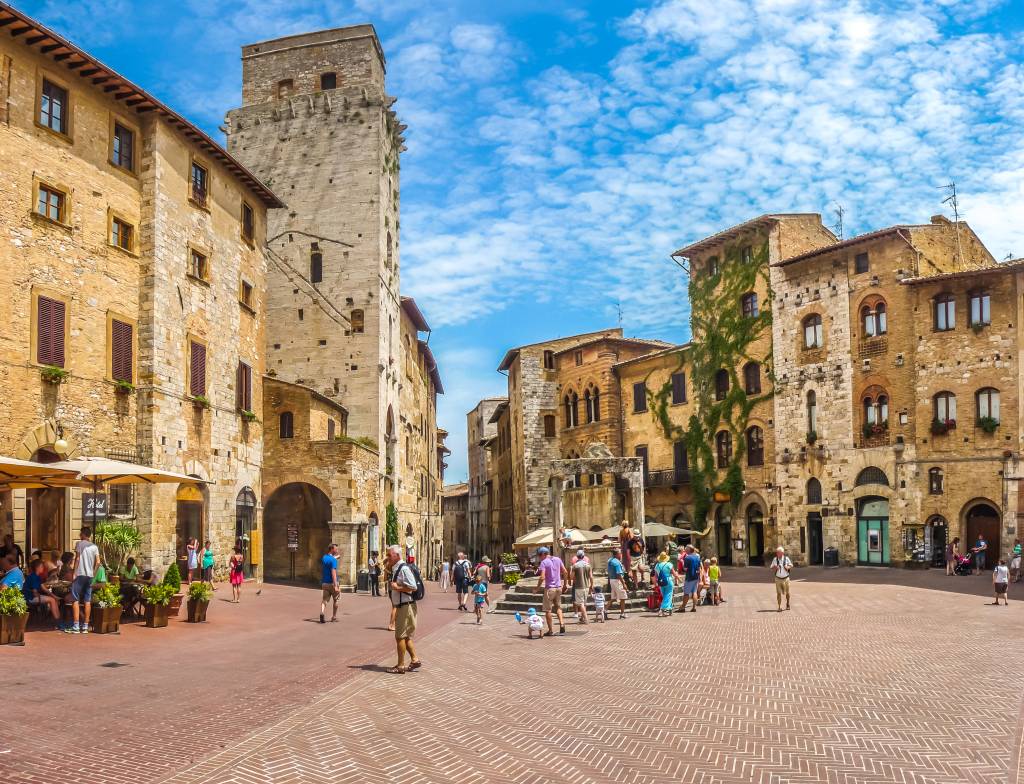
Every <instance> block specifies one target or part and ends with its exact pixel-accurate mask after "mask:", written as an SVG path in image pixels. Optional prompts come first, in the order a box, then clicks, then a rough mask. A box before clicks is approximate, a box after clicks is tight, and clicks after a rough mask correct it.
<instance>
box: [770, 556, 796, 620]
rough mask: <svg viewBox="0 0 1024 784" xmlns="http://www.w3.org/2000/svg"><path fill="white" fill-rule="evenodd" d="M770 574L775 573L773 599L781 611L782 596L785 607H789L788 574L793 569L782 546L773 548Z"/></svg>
mask: <svg viewBox="0 0 1024 784" xmlns="http://www.w3.org/2000/svg"><path fill="white" fill-rule="evenodd" d="M769 568H770V569H771V570H772V574H774V575H775V601H776V603H777V604H778V605H779V610H778V611H779V612H782V597H783V596H785V597H786V609H787V610H788V609H789V575H790V573H791V572H792V571H793V562H792V561H791V560H790V559H789V556H788V555H786V549H785V548H784V547H776V548H775V557H774V558H772V562H771V566H770V567H769Z"/></svg>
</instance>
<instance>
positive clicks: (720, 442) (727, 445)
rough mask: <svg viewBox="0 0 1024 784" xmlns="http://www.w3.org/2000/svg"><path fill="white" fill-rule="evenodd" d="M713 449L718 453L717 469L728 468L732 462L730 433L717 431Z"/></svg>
mask: <svg viewBox="0 0 1024 784" xmlns="http://www.w3.org/2000/svg"><path fill="white" fill-rule="evenodd" d="M715 448H716V450H717V452H718V467H719V468H728V467H729V463H730V462H732V433H730V432H729V431H728V430H720V431H718V435H716V436H715Z"/></svg>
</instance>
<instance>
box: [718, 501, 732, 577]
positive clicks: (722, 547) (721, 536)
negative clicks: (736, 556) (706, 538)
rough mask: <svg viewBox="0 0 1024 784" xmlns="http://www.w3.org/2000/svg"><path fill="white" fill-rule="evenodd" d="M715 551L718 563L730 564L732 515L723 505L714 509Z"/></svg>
mask: <svg viewBox="0 0 1024 784" xmlns="http://www.w3.org/2000/svg"><path fill="white" fill-rule="evenodd" d="M715 553H716V555H717V556H718V563H719V564H720V565H722V566H732V515H730V514H729V510H728V508H727V507H725V506H724V505H723V506H720V507H718V509H716V510H715Z"/></svg>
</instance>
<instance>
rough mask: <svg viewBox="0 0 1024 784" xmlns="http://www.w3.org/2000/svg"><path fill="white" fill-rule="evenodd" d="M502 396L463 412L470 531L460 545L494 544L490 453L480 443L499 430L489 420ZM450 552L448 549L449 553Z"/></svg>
mask: <svg viewBox="0 0 1024 784" xmlns="http://www.w3.org/2000/svg"><path fill="white" fill-rule="evenodd" d="M503 402H507V400H506V399H505V398H488V399H486V400H481V401H480V402H479V403H478V404H477V405H476V406H475V407H474V408H473V410H472V411H470V412H469V413H468V414H466V440H467V459H468V469H469V482H468V485H467V492H468V494H469V500H468V508H467V515H468V520H469V522H468V525H469V531H468V536H467V537H466V541H464V542H463V541H460V543H459V544H460V546H462V547H469V548H470V551H472V549H473V547H474V546H476V545H477V544H478V543H479V546H480V547H481V548H483V549H484V550H485V551H490V550H491V549H492V547H493V537H492V536H491V512H490V507H489V505H488V500H489V490H488V487H489V486H488V484H487V481H488V457H489V455H490V452H489V450H488V448H487V447H485V446H484V445H483V444H482V443H481V442H484V441H486V440H488V439H490V438H493V437H495V436H496V435H497V433H498V426H497V423H494V422H491V421H490V420H491V417H492V415H493V414H494V411H495V409H496V408H497V407H498V406H499V405H500V404H501V403H503ZM448 554H449V555H450V554H451V551H449V552H448Z"/></svg>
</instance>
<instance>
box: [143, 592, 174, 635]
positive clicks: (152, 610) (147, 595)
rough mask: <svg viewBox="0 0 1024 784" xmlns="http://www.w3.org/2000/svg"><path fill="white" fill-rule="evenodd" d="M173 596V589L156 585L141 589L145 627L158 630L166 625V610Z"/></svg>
mask: <svg viewBox="0 0 1024 784" xmlns="http://www.w3.org/2000/svg"><path fill="white" fill-rule="evenodd" d="M172 596H174V587H173V586H170V585H165V584H164V583H158V584H157V585H147V586H146V587H145V588H143V589H142V600H143V601H144V602H145V603H146V626H148V627H149V628H150V629H159V628H161V627H163V626H166V625H167V608H168V606H169V605H170V603H171V597H172Z"/></svg>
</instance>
